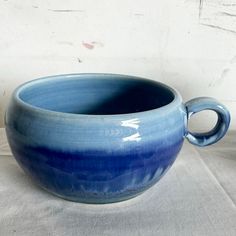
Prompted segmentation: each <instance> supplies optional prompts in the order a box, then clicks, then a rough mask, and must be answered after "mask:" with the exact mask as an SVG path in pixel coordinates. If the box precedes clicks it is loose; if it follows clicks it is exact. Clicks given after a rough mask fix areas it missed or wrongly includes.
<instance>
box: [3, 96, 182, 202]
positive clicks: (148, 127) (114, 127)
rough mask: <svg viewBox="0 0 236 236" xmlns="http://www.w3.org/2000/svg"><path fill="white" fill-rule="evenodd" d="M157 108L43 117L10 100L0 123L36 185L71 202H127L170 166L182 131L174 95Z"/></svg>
mask: <svg viewBox="0 0 236 236" xmlns="http://www.w3.org/2000/svg"><path fill="white" fill-rule="evenodd" d="M175 96H176V98H175V100H174V101H173V102H172V104H170V105H167V106H164V107H162V108H160V109H154V110H151V111H146V112H138V113H131V114H125V115H111V116H109V115H108V116H105V115H102V116H93V115H74V114H71V115H69V114H66V115H65V116H64V115H63V113H57V112H55V113H52V112H51V113H47V112H44V111H41V110H40V109H37V108H36V109H31V108H29V107H27V106H25V105H24V104H22V103H21V102H19V98H18V97H17V96H16V93H15V94H14V95H13V96H12V99H11V102H10V105H9V108H8V110H7V112H6V117H5V124H6V132H7V137H8V141H9V144H10V147H11V150H12V153H13V155H14V157H15V159H16V161H17V162H18V163H19V165H20V166H21V167H22V168H23V170H24V171H25V172H26V173H27V174H28V175H29V176H30V177H31V178H32V179H33V180H34V181H35V182H37V183H38V184H39V185H40V186H41V187H43V188H44V189H46V190H48V191H49V192H51V193H54V194H56V195H58V196H60V197H63V198H65V199H68V200H72V201H79V202H86V203H109V202H116V201H122V200H125V199H129V198H132V197H134V196H136V195H138V194H140V193H142V192H143V191H145V190H146V189H148V188H149V187H151V186H152V185H153V184H155V183H156V182H157V181H158V180H159V179H160V178H161V177H162V176H163V175H164V174H165V173H166V172H167V170H168V169H169V168H170V167H171V166H172V164H173V163H174V161H175V159H176V157H177V154H178V153H179V151H180V149H181V147H182V143H183V138H184V135H185V130H186V110H185V107H184V106H183V104H182V102H181V97H180V96H179V95H178V93H176V94H175Z"/></svg>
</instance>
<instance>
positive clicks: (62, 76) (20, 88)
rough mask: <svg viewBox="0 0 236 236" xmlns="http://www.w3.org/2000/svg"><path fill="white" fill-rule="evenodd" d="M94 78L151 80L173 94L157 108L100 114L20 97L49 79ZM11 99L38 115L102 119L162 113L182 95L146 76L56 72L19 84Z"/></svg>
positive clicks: (178, 101)
mask: <svg viewBox="0 0 236 236" xmlns="http://www.w3.org/2000/svg"><path fill="white" fill-rule="evenodd" d="M85 77H87V78H86V80H88V79H95V77H97V78H99V77H101V78H105V77H109V78H110V79H111V78H112V79H134V80H136V81H137V80H139V81H141V80H142V81H144V82H145V81H146V82H148V81H149V82H151V83H154V84H157V85H159V86H161V87H163V88H165V89H167V90H169V91H170V92H171V93H172V94H173V95H174V99H173V100H172V101H171V102H170V103H168V104H166V105H164V106H161V107H159V108H154V109H150V110H145V111H141V112H133V113H132V112H131V113H123V114H119V113H118V114H112V115H109V114H107V115H106V114H101V115H95V114H76V113H66V112H60V111H53V110H48V109H45V108H41V107H37V106H34V105H31V104H29V103H27V102H25V101H24V100H23V99H22V98H20V93H21V92H22V91H23V90H24V89H26V88H28V87H30V86H32V85H35V84H40V83H42V82H47V81H51V80H55V79H57V80H68V79H69V78H72V79H73V78H78V79H85ZM12 97H13V100H14V101H15V102H16V103H17V105H19V106H20V107H21V108H23V109H26V110H28V111H30V112H34V113H37V114H38V115H43V116H45V115H46V116H53V117H57V118H73V119H75V118H102V119H106V118H109V119H113V118H114V119H116V118H118V119H119V118H126V117H130V116H136V117H145V116H150V115H154V114H164V113H166V112H168V111H170V110H172V109H174V108H176V107H177V106H178V105H180V104H181V103H182V97H181V95H180V93H179V92H178V91H177V90H176V89H175V88H173V87H170V86H169V85H166V84H164V83H162V82H159V81H156V80H152V79H147V78H143V77H139V76H133V75H125V74H114V73H72V74H58V75H50V76H45V77H40V78H37V79H33V80H30V81H27V82H25V83H23V84H21V85H19V86H18V87H17V88H16V89H15V90H14V92H13V94H12Z"/></svg>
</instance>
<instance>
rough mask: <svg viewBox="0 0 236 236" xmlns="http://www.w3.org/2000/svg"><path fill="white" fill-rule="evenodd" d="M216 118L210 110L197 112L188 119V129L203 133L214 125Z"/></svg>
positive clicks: (192, 131)
mask: <svg viewBox="0 0 236 236" xmlns="http://www.w3.org/2000/svg"><path fill="white" fill-rule="evenodd" d="M217 119H218V116H217V114H216V113H215V112H214V111H212V110H204V111H201V112H197V113H195V114H194V115H192V116H191V118H190V119H189V121H188V130H189V131H190V132H191V133H200V134H201V133H205V132H207V131H210V130H212V129H213V128H214V127H215V125H216V123H217Z"/></svg>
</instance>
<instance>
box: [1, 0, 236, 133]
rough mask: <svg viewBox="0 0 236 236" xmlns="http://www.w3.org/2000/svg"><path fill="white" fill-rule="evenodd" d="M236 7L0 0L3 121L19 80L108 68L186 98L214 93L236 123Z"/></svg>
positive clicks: (228, 1)
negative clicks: (148, 80)
mask: <svg viewBox="0 0 236 236" xmlns="http://www.w3.org/2000/svg"><path fill="white" fill-rule="evenodd" d="M235 8H236V1H235V0H234V1H233V0H221V1H219V0H218V1H217V0H215V1H213V0H201V1H200V0H199V1H198V0H159V1H156V0H146V1H143V0H119V1H117V0H99V1H94V0H86V1H85V0H84V1H81V0H67V1H63V0H50V1H49V0H44V1H43V0H41V1H40V0H38V1H34V0H24V1H17V0H0V30H1V31H0V126H3V114H4V110H5V108H6V104H7V102H8V101H9V97H10V94H11V92H12V90H13V89H14V88H15V87H16V86H17V85H18V84H20V83H22V82H25V81H27V80H31V79H34V78H37V77H41V76H46V75H52V74H61V73H75V72H111V73H124V74H131V75H138V76H144V77H147V78H151V79H155V80H160V81H163V82H165V83H167V84H169V85H171V86H174V87H175V88H177V89H178V90H179V91H180V92H181V94H182V96H183V98H184V100H185V101H186V100H188V99H190V98H193V97H196V96H213V97H216V98H218V99H219V100H220V101H222V102H223V103H224V104H226V105H227V106H228V107H229V108H230V110H231V113H232V118H233V122H232V125H231V128H234V129H235V128H236V122H234V120H235V116H234V114H235V112H236V106H235V105H236V92H235V89H236V24H235V19H236V18H235V16H236V15H235V14H236V11H235ZM233 113H234V114H233ZM204 117H207V116H204ZM209 122H210V121H208V122H207V121H206V120H205V121H202V120H201V119H198V120H195V122H194V126H195V127H197V128H198V129H199V128H200V129H202V128H204V127H207V125H208V123H209Z"/></svg>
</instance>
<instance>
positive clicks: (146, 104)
mask: <svg viewBox="0 0 236 236" xmlns="http://www.w3.org/2000/svg"><path fill="white" fill-rule="evenodd" d="M19 97H20V99H21V100H23V101H24V102H25V103H28V104H30V105H32V106H35V107H39V108H42V109H46V110H51V111H57V112H66V113H75V114H93V115H113V114H125V113H134V112H142V111H148V110H152V109H156V108H159V107H162V106H165V105H167V104H169V103H170V102H171V101H173V100H174V94H173V92H171V90H169V89H167V88H166V87H165V86H162V85H161V84H159V83H156V82H152V81H150V80H142V79H134V78H130V77H127V78H126V77H125V76H114V75H111V76H107V75H106V76H94V77H93V76H89V77H88V76H85V77H84V78H83V76H82V77H81V76H77V77H76V76H73V77H68V78H62V77H60V78H57V77H55V78H50V79H42V80H41V81H37V82H31V83H30V84H28V85H26V86H23V88H21V91H20V93H19Z"/></svg>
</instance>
